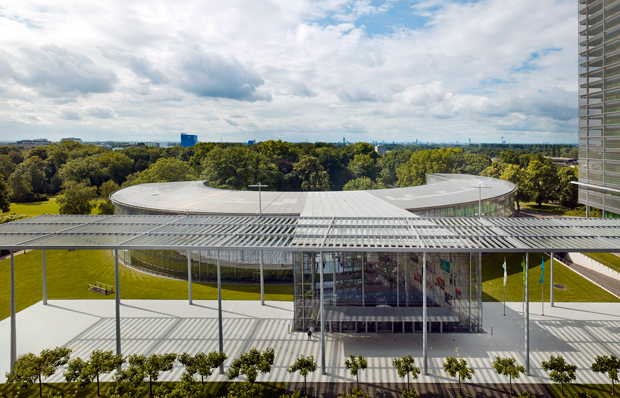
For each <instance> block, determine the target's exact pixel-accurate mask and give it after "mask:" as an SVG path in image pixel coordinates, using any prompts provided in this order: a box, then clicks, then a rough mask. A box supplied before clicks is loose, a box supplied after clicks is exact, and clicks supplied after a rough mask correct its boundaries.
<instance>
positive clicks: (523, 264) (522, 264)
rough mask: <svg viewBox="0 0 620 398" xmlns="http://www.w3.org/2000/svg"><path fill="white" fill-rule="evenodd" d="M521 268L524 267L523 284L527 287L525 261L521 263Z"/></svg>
mask: <svg viewBox="0 0 620 398" xmlns="http://www.w3.org/2000/svg"><path fill="white" fill-rule="evenodd" d="M521 267H523V284H524V285H525V259H523V261H521Z"/></svg>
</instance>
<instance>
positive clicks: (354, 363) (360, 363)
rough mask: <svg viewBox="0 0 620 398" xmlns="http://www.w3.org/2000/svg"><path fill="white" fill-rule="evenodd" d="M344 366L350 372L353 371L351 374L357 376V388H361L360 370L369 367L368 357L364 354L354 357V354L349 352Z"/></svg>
mask: <svg viewBox="0 0 620 398" xmlns="http://www.w3.org/2000/svg"><path fill="white" fill-rule="evenodd" d="M344 367H345V368H346V369H347V370H348V371H349V373H351V376H355V379H356V380H357V389H358V390H359V389H360V378H359V372H361V371H362V370H365V369H366V368H367V367H368V361H366V358H364V357H363V356H362V355H358V356H357V357H354V356H353V355H351V354H349V359H347V360H346V361H344Z"/></svg>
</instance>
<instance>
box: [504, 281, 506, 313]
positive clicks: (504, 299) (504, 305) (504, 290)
mask: <svg viewBox="0 0 620 398" xmlns="http://www.w3.org/2000/svg"><path fill="white" fill-rule="evenodd" d="M504 316H506V285H504Z"/></svg>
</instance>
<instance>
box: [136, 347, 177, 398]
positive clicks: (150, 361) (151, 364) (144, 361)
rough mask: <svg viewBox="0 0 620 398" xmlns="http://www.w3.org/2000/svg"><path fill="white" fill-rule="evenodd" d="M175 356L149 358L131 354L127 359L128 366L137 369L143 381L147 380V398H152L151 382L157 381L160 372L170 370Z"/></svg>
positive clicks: (160, 355) (162, 355)
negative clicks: (148, 397) (149, 397)
mask: <svg viewBox="0 0 620 398" xmlns="http://www.w3.org/2000/svg"><path fill="white" fill-rule="evenodd" d="M176 359H177V354H153V355H151V356H149V357H146V356H144V355H137V354H133V355H130V356H129V358H127V361H128V362H129V365H131V366H133V367H135V368H137V369H138V370H139V371H140V373H141V374H142V375H143V378H142V379H143V380H144V378H146V377H147V376H148V378H149V396H151V397H152V396H153V381H157V379H158V378H159V375H160V373H161V372H167V371H169V370H172V366H173V365H174V361H176Z"/></svg>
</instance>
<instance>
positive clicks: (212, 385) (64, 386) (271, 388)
mask: <svg viewBox="0 0 620 398" xmlns="http://www.w3.org/2000/svg"><path fill="white" fill-rule="evenodd" d="M259 379H260V376H259ZM175 384H176V383H175V382H153V393H155V391H156V388H158V387H160V386H163V387H165V388H167V389H172V388H174V385H175ZM230 384H231V383H230V382H215V381H213V382H208V381H206V382H205V383H204V387H203V391H204V392H205V393H206V394H205V396H208V397H221V396H226V394H227V390H228V386H229V385H230ZM259 384H260V385H261V386H262V389H263V390H262V395H261V396H262V397H265V398H279V397H280V396H281V395H282V394H284V393H285V392H286V383H259ZM112 386H113V383H109V382H106V383H103V382H102V383H101V384H100V387H101V396H104V395H105V393H106V392H107V391H108V389H110V388H111V387H112ZM42 390H43V396H44V397H49V396H51V395H52V394H59V393H60V394H66V395H67V396H69V395H70V396H71V397H75V398H87V397H88V398H90V397H96V396H97V384H96V383H91V384H89V385H87V386H86V387H85V388H83V389H81V390H80V389H77V388H76V387H75V385H74V384H73V383H44V384H43V388H42ZM16 394H19V395H16ZM74 394H75V395H74ZM4 396H7V397H13V396H17V397H19V398H27V397H32V398H36V397H38V396H39V385H38V384H35V385H32V386H30V387H28V388H27V389H26V390H19V388H17V386H16V385H15V384H0V397H4ZM132 396H133V397H135V398H145V397H148V396H149V384H148V383H147V382H145V383H142V386H141V389H140V393H137V394H136V395H132Z"/></svg>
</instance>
